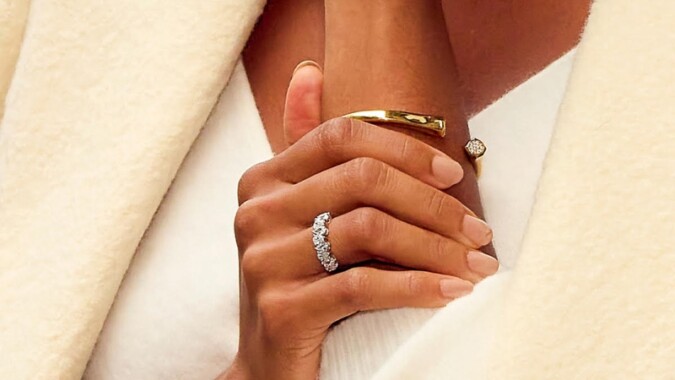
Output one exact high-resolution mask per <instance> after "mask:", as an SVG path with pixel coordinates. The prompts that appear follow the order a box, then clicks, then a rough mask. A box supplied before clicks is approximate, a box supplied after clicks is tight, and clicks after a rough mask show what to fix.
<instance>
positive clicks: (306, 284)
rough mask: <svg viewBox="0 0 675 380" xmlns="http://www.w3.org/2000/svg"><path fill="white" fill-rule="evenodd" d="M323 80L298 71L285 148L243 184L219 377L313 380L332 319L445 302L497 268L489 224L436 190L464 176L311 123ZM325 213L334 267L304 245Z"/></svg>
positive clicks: (441, 157)
mask: <svg viewBox="0 0 675 380" xmlns="http://www.w3.org/2000/svg"><path fill="white" fill-rule="evenodd" d="M321 80H322V74H321V71H320V70H319V69H317V68H316V67H314V66H311V65H305V66H303V67H301V68H299V69H298V70H296V73H295V74H294V77H293V80H292V81H291V85H290V87H289V92H288V95H287V103H286V111H285V114H286V116H285V129H286V136H287V137H288V139H289V142H291V143H293V144H292V145H291V147H290V148H288V149H287V150H286V151H284V152H282V153H281V154H279V155H278V156H276V157H274V158H273V159H271V160H269V161H267V162H264V163H261V164H258V165H256V166H254V167H253V168H251V169H250V170H249V171H248V172H247V173H246V174H245V175H244V176H243V177H242V179H241V181H240V187H239V197H240V208H239V211H238V213H237V216H236V221H235V233H236V237H237V244H238V246H239V254H240V266H241V285H240V286H241V288H240V292H241V300H240V302H241V305H240V307H241V326H240V344H239V352H238V354H237V357H236V359H235V361H234V363H233V365H232V367H231V368H230V369H229V370H228V371H227V372H226V373H225V374H224V376H225V378H255V379H271V378H274V379H286V378H288V379H315V378H316V376H317V374H318V368H319V362H320V349H321V344H322V342H323V340H324V338H325V336H326V334H327V331H328V329H329V327H330V326H331V325H332V324H333V323H335V322H336V321H339V320H341V319H343V318H345V317H347V316H350V315H352V314H354V313H356V312H358V311H361V310H374V309H386V308H398V307H439V306H443V305H445V304H447V303H448V302H450V301H451V300H453V299H455V298H458V297H461V296H464V295H466V294H468V293H470V292H471V290H472V288H473V283H475V282H478V281H480V280H481V279H482V278H484V277H485V276H487V275H490V274H493V273H494V272H495V271H496V270H497V267H498V264H497V261H496V260H494V259H493V258H491V257H489V256H487V255H485V254H483V253H481V252H479V251H477V249H478V248H479V247H481V246H483V245H486V244H488V243H489V242H490V240H491V236H492V234H491V230H490V229H489V227H488V226H487V225H486V224H485V223H484V222H483V221H481V220H479V219H477V218H476V217H475V216H474V215H473V213H472V212H471V211H469V210H468V209H467V208H466V207H464V206H463V205H462V204H461V203H460V202H459V201H457V200H456V199H455V198H453V197H452V196H449V195H447V194H445V193H443V192H442V191H441V190H440V189H444V188H447V187H450V186H452V185H453V184H456V183H458V182H459V181H460V180H461V178H462V174H463V173H462V169H461V167H460V166H459V165H458V164H457V163H456V162H454V161H453V160H452V159H450V158H449V157H448V156H447V155H446V154H444V153H442V152H441V151H439V150H436V149H434V148H432V147H430V146H428V145H427V144H425V143H423V142H421V141H418V140H416V139H414V138H412V137H409V136H406V135H404V134H401V133H398V132H394V131H391V130H387V129H385V128H381V127H377V126H373V125H370V124H367V123H363V122H358V121H352V120H349V119H343V118H340V119H334V120H330V121H328V122H326V123H323V124H321V125H319V118H320V115H321V112H320V111H321V110H320V104H321V100H320V95H321ZM317 125H319V126H318V127H316V126H317ZM297 139H299V140H298V141H297V142H295V140H297ZM326 211H328V212H330V213H332V215H333V219H332V220H331V222H330V223H329V224H328V227H329V230H330V233H329V235H328V240H329V242H330V244H331V247H332V249H331V250H332V253H333V255H334V256H335V257H336V258H337V260H338V262H339V265H340V269H339V270H338V272H335V273H334V274H327V273H326V271H325V270H324V268H323V267H322V265H321V264H320V262H319V261H318V260H317V256H316V252H315V250H314V247H313V244H312V229H311V226H312V223H313V220H314V218H315V217H316V216H317V215H319V214H321V213H323V212H326ZM374 261H376V262H384V263H390V264H395V265H396V266H398V267H402V268H398V269H400V270H391V269H392V267H386V266H385V267H383V266H377V265H375V266H374V265H368V264H370V263H372V262H374ZM384 268H389V269H384Z"/></svg>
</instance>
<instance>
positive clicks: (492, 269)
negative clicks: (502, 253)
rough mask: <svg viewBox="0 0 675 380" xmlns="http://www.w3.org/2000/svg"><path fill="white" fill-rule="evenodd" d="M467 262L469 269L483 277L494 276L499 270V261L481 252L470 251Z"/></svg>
mask: <svg viewBox="0 0 675 380" xmlns="http://www.w3.org/2000/svg"><path fill="white" fill-rule="evenodd" d="M466 261H467V264H468V265H469V269H471V270H472V271H473V272H476V273H478V274H480V275H483V276H490V275H493V274H495V273H496V272H497V269H499V261H497V260H495V258H494V257H492V256H488V255H486V254H484V253H483V252H480V251H469V253H467V254H466Z"/></svg>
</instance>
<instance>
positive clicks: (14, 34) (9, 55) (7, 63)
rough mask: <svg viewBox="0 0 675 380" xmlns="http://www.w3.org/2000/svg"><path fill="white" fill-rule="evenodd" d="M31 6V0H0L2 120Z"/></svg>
mask: <svg viewBox="0 0 675 380" xmlns="http://www.w3.org/2000/svg"><path fill="white" fill-rule="evenodd" d="M29 6H30V1H29V0H0V120H2V115H3V111H4V109H5V95H6V94H7V89H8V88H9V83H10V81H11V80H12V74H14V66H15V65H16V59H17V57H18V55H19V48H20V47H21V40H22V38H23V30H24V28H25V26H26V17H27V16H28V8H29Z"/></svg>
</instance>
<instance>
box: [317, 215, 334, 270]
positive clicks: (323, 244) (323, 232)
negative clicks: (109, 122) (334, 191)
mask: <svg viewBox="0 0 675 380" xmlns="http://www.w3.org/2000/svg"><path fill="white" fill-rule="evenodd" d="M330 219H331V217H330V213H329V212H324V213H321V214H319V215H317V217H316V218H314V224H313V225H312V243H313V244H314V250H315V251H316V257H317V259H319V262H320V263H321V265H322V266H323V269H325V270H326V272H328V273H331V272H334V271H335V270H336V269H337V268H338V262H337V259H336V258H335V256H333V254H332V253H331V251H330V243H329V242H328V240H327V238H328V222H330Z"/></svg>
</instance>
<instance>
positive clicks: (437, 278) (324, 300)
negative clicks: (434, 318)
mask: <svg viewBox="0 0 675 380" xmlns="http://www.w3.org/2000/svg"><path fill="white" fill-rule="evenodd" d="M472 290H473V284H471V283H470V282H468V281H464V280H461V279H458V278H456V277H450V276H444V275H440V274H436V273H429V272H422V271H386V270H379V269H373V268H367V267H357V268H352V269H349V270H348V271H345V272H341V273H337V274H334V275H331V276H328V277H325V278H323V279H320V280H318V281H315V282H313V283H311V284H309V285H307V286H306V287H304V288H302V289H301V290H299V292H300V294H299V295H298V297H299V299H301V300H302V301H300V302H302V304H303V306H302V307H303V308H304V309H305V310H306V312H307V315H308V316H310V318H312V319H313V320H314V322H315V323H318V324H322V325H326V326H328V325H330V324H332V323H334V322H336V321H338V320H340V319H342V318H345V317H348V316H350V315H352V314H354V313H356V312H359V311H365V310H379V309H392V308H401V307H421V308H430V307H440V306H444V305H446V304H447V303H448V302H450V301H452V300H454V299H456V298H459V297H462V296H465V295H467V294H469V293H471V291H472Z"/></svg>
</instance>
